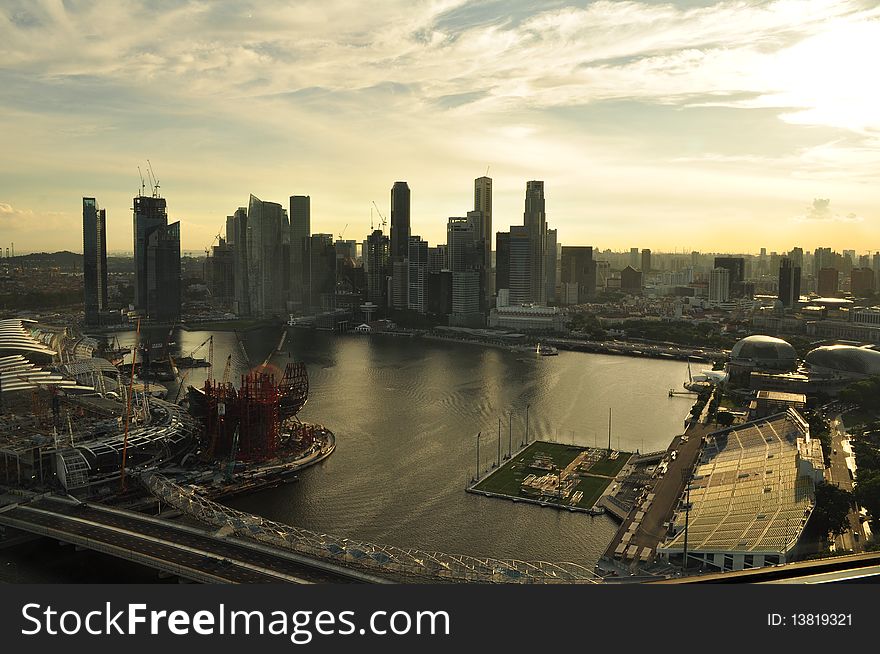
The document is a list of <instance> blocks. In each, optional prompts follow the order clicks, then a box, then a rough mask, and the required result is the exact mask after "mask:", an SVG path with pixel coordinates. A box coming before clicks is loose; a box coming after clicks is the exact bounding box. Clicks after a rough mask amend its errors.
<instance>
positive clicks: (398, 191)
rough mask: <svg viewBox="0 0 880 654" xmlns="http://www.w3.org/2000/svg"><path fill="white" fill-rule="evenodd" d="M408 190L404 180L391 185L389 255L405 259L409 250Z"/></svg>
mask: <svg viewBox="0 0 880 654" xmlns="http://www.w3.org/2000/svg"><path fill="white" fill-rule="evenodd" d="M409 209H410V191H409V186H408V185H407V183H406V182H394V186H392V187H391V256H392V257H400V258H401V259H405V258H406V255H407V251H408V250H409V235H410V217H409Z"/></svg>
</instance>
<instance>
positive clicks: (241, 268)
mask: <svg viewBox="0 0 880 654" xmlns="http://www.w3.org/2000/svg"><path fill="white" fill-rule="evenodd" d="M230 227H231V230H230ZM247 227H248V215H247V208H246V207H239V208H238V209H236V210H235V213H234V214H233V215H231V216H229V217H228V218H227V219H226V239H227V240H228V241H229V242H230V243H231V244H232V261H233V264H232V265H233V268H234V272H233V277H234V280H235V281H234V284H235V292H234V294H233V301H232V311H233V312H234V313H235V314H236V315H238V316H249V315H251V300H250V284H249V283H248V247H247V240H248V229H247Z"/></svg>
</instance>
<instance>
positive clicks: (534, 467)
mask: <svg viewBox="0 0 880 654" xmlns="http://www.w3.org/2000/svg"><path fill="white" fill-rule="evenodd" d="M585 451H587V452H590V454H591V455H592V458H593V459H594V462H593V463H592V464H591V465H590V466H589V468H588V469H587V470H586V471H579V472H578V473H576V474H575V475H574V476H573V479H575V480H576V483H575V486H574V490H573V491H572V493H571V495H570V496H569V497H566V498H562V502H561V505H562V506H576V507H578V508H581V509H589V508H590V507H592V506H593V505H594V504H595V503H596V501H597V500H598V499H599V498H600V497H601V496H602V493H603V492H604V491H605V489H606V488H607V487H608V485H609V484H610V483H611V481H612V479H613V478H614V476H615V475H616V474H617V473H618V472H620V470H621V468H623V466H624V465H625V464H626V462H627V461H628V460H629V458H630V456H631V453H629V452H621V453H620V454H619V455H618V456H617V458H615V459H613V460H612V459H609V458H608V454H607V452H606V451H605V450H596V449H594V448H586V447H579V446H575V445H564V444H562V443H547V442H545V441H536V442H534V443H531V444H530V445H529V446H528V447H526V448H525V449H524V450H522V451H521V452H519V454H516V455H514V456H513V458H512V459H511V460H510V461H507V462H506V463H504V464H503V465H502V466H501V467H500V468H498V469H497V470H495V471H494V472H492V473H491V474H489V476H487V477H486V478H484V479H482V480H481V481H480V482H479V483H478V484H476V485H475V486H474V487H473V488H474V490H477V491H486V492H489V493H497V494H499V495H505V496H507V497H516V498H530V499H535V500H540V501H545V502H552V501H554V499H555V498H554V497H552V496H546V495H545V496H542V497H537V496H530V495H527V494H525V493H523V492H522V489H521V484H522V480H523V479H524V478H525V477H526V476H527V475H529V474H534V475H537V476H541V475H544V474H548V473H558V472H559V471H560V470H562V469H564V468H565V467H566V466H568V465H569V464H570V463H571V462H572V461H573V460H574V459H575V458H576V457H577V456H578V455H579V454H581V453H582V452H585ZM541 462H546V463H548V464H550V465H552V466H553V467H552V469H546V468H542V467H540V463H541ZM577 491H580V492H582V493H583V497H581V499H580V500H579V501H578V502H577V503H576V504H572V503H571V497H572V496H573V495H574V493H575V492H577Z"/></svg>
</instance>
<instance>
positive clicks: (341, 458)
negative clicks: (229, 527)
mask: <svg viewBox="0 0 880 654" xmlns="http://www.w3.org/2000/svg"><path fill="white" fill-rule="evenodd" d="M280 335H281V334H280V332H279V331H278V330H272V329H264V330H256V331H252V332H248V333H246V334H244V336H243V340H244V343H245V349H246V351H247V354H248V358H249V359H250V360H251V361H252V362H253V364H254V365H256V364H258V363H260V362H262V361H263V360H264V359H265V358H266V356H267V355H268V354H270V353H271V352H272V351H273V350H274V349H275V347H276V346H277V345H278V342H279V338H280ZM208 336H209V334H208V333H206V332H198V331H196V332H185V331H178V332H176V333H175V334H174V336H173V337H172V338H173V340H174V341H175V344H174V345H173V346H172V348H173V349H172V351H173V352H176V353H178V354H188V353H189V352H190V351H191V350H192V349H193V348H195V347H196V346H198V345H199V344H200V343H202V342H203V341H204V340H205V339H206V338H207V337H208ZM119 338H120V341H121V343H122V344H123V345H125V344H126V343H128V342H131V341H133V339H134V334H133V333H131V332H126V333H123V334H120V335H119ZM152 338H153V340H154V342H161V341H163V340H164V338H165V334H164V333H162V334H159V333H156V334H153V335H152ZM214 347H215V352H214V361H215V368H216V370H215V373H214V375H215V377H218V378H219V377H221V376H222V374H223V370H224V365H225V362H226V360H227V356H228V355H229V354H231V355H232V359H231V379H232V380H234V381H235V382H236V384H237V383H238V381H239V378H240V375H241V374H242V373H244V372H246V371H247V369H248V363H247V359H246V358H245V355H244V354H243V353H242V351H241V348H240V347H239V346H238V344H237V342H236V336H235V334H234V333H232V332H218V333H216V334H215V337H214ZM196 356H207V348H203V349H202V350H200V351H199V352H197V353H196ZM288 360H301V361H304V362H305V363H306V364H307V366H308V371H309V377H310V384H311V390H310V395H309V401H308V404H307V405H306V406H305V408H304V409H303V410H302V412H301V414H300V417H301V418H302V419H303V420H304V421H309V422H318V423H322V424H324V425H326V426H327V427H328V428H330V429H332V430H333V431H334V432H335V433H336V435H337V443H338V448H337V450H336V452H335V453H334V454H333V456H331V457H330V458H329V459H328V460H327V461H325V462H324V463H322V464H320V465H318V466H316V467H314V468H312V469H308V470H306V471H304V472H303V473H302V474H301V476H300V480H299V481H298V482H297V483H294V484H289V485H286V486H283V487H280V488H277V489H274V490H270V491H265V492H262V493H259V494H257V495H252V496H248V497H243V498H239V499H237V500H233V501H232V502H231V503H232V505H233V506H235V507H236V508H239V509H242V510H246V511H250V512H253V513H258V514H260V515H263V516H265V517H268V518H270V519H273V520H278V521H281V522H286V523H290V524H295V525H298V526H300V527H304V528H306V529H310V530H313V531H318V532H324V533H332V534H334V535H338V536H347V537H351V538H357V539H360V540H367V541H372V542H377V543H387V544H392V545H397V546H400V547H417V548H422V549H429V550H439V551H444V552H448V553H460V554H470V555H474V556H492V557H498V558H507V557H510V558H518V559H525V560H545V561H574V562H577V563H581V564H585V565H590V566H591V565H593V564H595V562H596V561H597V560H598V558H599V556H601V554H602V551H603V550H604V548H605V547H606V545H607V544H608V542H609V541H610V540H611V537H612V535H613V533H614V531H615V529H616V523H615V522H614V521H613V520H612V519H611V518H609V517H607V516H596V517H590V516H588V515H585V514H571V513H568V512H562V511H557V510H553V509H545V508H540V507H535V506H528V505H524V504H514V503H512V502H508V501H504V500H498V499H492V498H484V497H480V496H475V495H471V494H468V493H465V492H464V487H465V484H466V483H467V482H468V480H470V479H471V477H472V476H473V474H474V468H475V458H476V452H475V446H476V435H477V433H478V432H482V435H483V436H482V439H481V459H482V461H481V467H482V468H483V469H487V468H489V467H490V466H491V465H492V461H494V460H495V458H496V457H497V452H498V445H497V443H498V420H499V418H501V420H502V430H501V433H502V437H501V443H502V453H506V451H507V449H508V446H509V441H510V440H511V439H510V436H509V426H510V424H511V423H512V428H513V430H512V431H513V437H512V441H513V449H514V450H515V449H516V448H517V447H518V445H519V443H520V442H521V441H522V440H523V437H524V429H525V427H524V425H525V414H526V407H527V406H529V407H530V409H529V423H530V433H531V438H532V439H535V438H536V437H537V438H542V439H550V440H552V439H555V440H559V441H562V442H574V443H577V444H580V445H594V444H595V445H598V446H600V447H602V446H605V445H607V442H608V410H609V408H611V409H612V411H613V423H612V445H613V446H614V447H615V448H618V447H619V448H622V449H624V450H633V451H634V450H640V451H642V452H645V451H653V450H658V449H665V448H666V447H667V445H668V444H669V441H670V440H671V439H672V437H673V436H674V435H676V434H678V433H680V432H681V431H682V427H683V420H684V418H685V416H686V414H687V412H688V410H689V409H690V402H688V401H687V400H686V399H683V398H680V397H673V398H670V397H668V394H667V392H668V390H669V389H670V388H673V387H674V388H680V387H681V383H682V381H683V380H684V379H685V377H686V374H687V366H686V364H685V363H682V362H678V361H663V360H656V359H644V358H629V357H624V356H611V355H600V354H587V353H578V352H564V351H561V352H560V353H559V356H555V357H537V356H535V355H532V354H527V353H523V352H511V351H507V350H502V349H498V348H492V347H483V346H480V345H472V344H464V343H461V344H459V343H448V342H436V341H428V340H414V339H409V338H402V337H393V336H378V335H377V336H355V335H347V336H340V335H333V334H328V333H324V332H310V331H301V330H294V331H291V332H290V334H289V336H288V338H287V339H286V342H285V344H284V347H283V349H282V351H281V352H280V353H275V354H273V355H272V357H271V364H272V365H273V366H276V367H277V368H278V369H283V367H284V364H285V363H286V362H287V361H288ZM206 374H207V370H206V369H193V370H192V371H191V372H190V373H189V377H188V379H187V380H186V383H187V384H189V383H194V384H201V382H202V381H203V380H204V378H205V376H206ZM509 414H512V420H511V419H510V417H509Z"/></svg>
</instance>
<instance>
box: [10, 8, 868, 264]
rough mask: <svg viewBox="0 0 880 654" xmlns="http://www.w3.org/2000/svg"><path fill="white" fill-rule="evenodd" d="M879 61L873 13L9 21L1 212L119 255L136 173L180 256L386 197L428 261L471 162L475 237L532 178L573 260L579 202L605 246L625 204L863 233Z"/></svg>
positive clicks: (637, 225) (256, 14) (166, 12)
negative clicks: (853, 223) (176, 236)
mask: <svg viewBox="0 0 880 654" xmlns="http://www.w3.org/2000/svg"><path fill="white" fill-rule="evenodd" d="M878 60H880V8H878V7H877V5H876V3H875V2H867V1H864V2H863V1H860V0H813V1H811V2H800V1H795V0H777V1H769V2H753V1H748V2H747V1H745V0H722V1H719V2H716V3H713V4H708V5H705V6H693V5H692V3H682V5H681V6H679V5H677V4H676V3H674V2H668V3H656V2H648V1H643V2H635V1H628V0H626V1H620V2H612V1H608V0H599V1H598V2H590V3H586V4H583V6H570V5H568V4H567V3H563V2H555V1H554V2H548V3H537V4H535V3H527V2H519V1H517V2H503V3H501V2H487V3H480V2H468V1H465V0H407V1H406V2H404V1H403V0H388V1H386V2H381V3H373V4H371V5H370V7H369V11H367V10H365V9H364V5H363V3H362V2H358V1H355V0H322V1H320V2H318V1H310V2H307V1H303V2H297V3H289V2H280V1H277V2H276V1H269V0H266V1H264V2H235V3H233V2H223V3H215V2H205V1H202V0H179V1H175V2H161V3H155V2H154V3H150V2H135V1H134V0H113V1H110V0H106V1H94V2H92V1H85V0H71V1H68V2H64V3H61V2H54V1H51V0H30V1H20V2H15V1H10V2H6V3H4V6H3V7H2V8H0V62H2V63H0V84H2V85H3V88H4V93H3V94H2V96H0V134H2V136H0V140H2V144H3V145H4V147H5V150H6V151H8V152H14V153H15V154H16V156H15V157H10V158H7V159H6V161H4V162H0V173H2V177H5V178H6V179H7V180H9V181H8V182H6V183H8V187H7V186H4V184H5V182H3V181H0V193H3V194H4V195H5V196H6V197H8V198H10V199H11V201H14V203H17V204H22V205H24V204H30V205H32V206H35V207H36V206H37V203H36V201H32V200H31V199H29V198H28V197H27V196H25V195H23V193H25V191H28V189H29V191H28V192H29V193H31V196H34V195H35V194H36V196H37V197H40V198H42V200H40V202H42V203H43V209H45V210H61V209H62V204H61V203H62V202H68V203H69V204H67V205H66V207H65V210H69V207H70V206H71V204H75V202H76V201H77V195H82V194H95V195H101V196H103V197H104V198H105V200H104V202H105V204H107V206H108V207H110V209H111V211H110V215H111V216H112V217H113V218H112V220H114V221H118V222H114V223H112V226H113V227H114V228H116V229H114V230H113V232H114V233H123V234H124V233H125V232H124V231H123V230H124V229H130V228H128V227H127V222H128V221H127V219H126V218H125V215H126V212H127V210H128V207H129V206H130V205H129V200H128V199H127V198H130V196H131V193H132V191H133V190H134V189H135V188H136V187H137V183H136V181H134V179H133V178H135V177H136V171H135V169H134V167H135V165H136V164H137V162H138V161H141V160H143V159H145V158H146V157H148V156H152V157H153V159H154V163H156V162H159V165H160V167H161V170H162V177H163V180H164V181H165V185H164V188H165V189H166V191H167V192H168V193H169V195H171V194H174V193H176V197H170V198H169V200H170V206H171V207H172V212H175V213H176V212H179V213H180V214H181V215H182V216H183V217H184V219H185V221H186V222H185V225H186V226H187V230H186V234H185V235H184V238H185V240H186V239H188V238H191V239H193V240H195V239H208V240H209V238H210V236H211V235H213V234H214V233H215V231H216V230H215V227H214V225H216V224H217V222H219V221H221V220H222V217H223V216H224V215H225V214H226V213H227V212H228V211H229V210H230V208H234V207H235V206H237V205H238V204H239V203H240V202H241V201H242V199H241V198H245V197H246V194H247V193H248V192H249V191H250V190H253V191H255V192H257V193H258V194H260V195H261V196H265V197H269V198H274V199H277V200H281V199H283V198H284V197H286V196H287V195H289V194H291V193H294V192H310V193H311V194H312V195H313V197H314V205H315V207H316V213H317V214H318V215H319V216H321V217H320V218H318V220H319V221H320V220H326V221H327V223H328V224H327V225H326V227H322V229H325V230H326V231H336V230H337V229H338V228H340V227H341V226H342V225H344V224H345V223H347V222H349V221H352V220H355V219H360V218H361V217H362V216H363V215H364V214H366V215H367V216H368V213H369V212H368V209H366V207H368V206H369V201H370V200H372V199H376V200H380V198H381V197H382V196H380V195H379V194H380V193H381V194H384V193H387V187H390V183H391V182H392V181H393V180H394V179H399V178H405V177H409V178H410V179H411V180H412V183H411V186H413V187H414V203H416V204H415V205H414V209H416V210H417V212H416V213H417V215H416V219H417V220H424V225H425V226H424V227H422V226H418V227H417V228H418V229H419V230H420V231H421V232H422V233H423V234H426V235H427V236H429V237H431V238H433V239H435V240H437V239H442V238H443V232H442V220H443V218H444V214H446V215H459V214H460V213H461V210H462V208H463V205H465V206H466V203H467V202H468V201H469V198H468V187H469V179H468V178H469V177H471V176H474V175H476V174H479V173H481V172H482V171H483V170H484V168H485V165H487V164H490V163H491V164H492V165H493V170H495V171H496V172H497V174H498V175H499V178H498V180H497V182H496V189H497V191H496V193H497V194H498V195H497V199H496V205H497V207H498V212H497V213H498V215H499V216H504V218H503V220H509V221H510V222H515V221H516V220H518V219H519V215H520V214H521V211H522V209H521V202H522V200H521V192H522V188H521V187H522V186H523V182H524V180H525V179H528V178H533V177H539V178H540V177H544V178H546V179H547V182H548V193H552V194H553V197H552V204H551V206H550V207H549V208H550V210H551V211H552V213H551V219H552V220H554V221H556V222H555V224H557V225H558V226H560V228H561V229H562V236H563V239H564V240H568V241H569V242H573V241H585V240H586V239H589V238H592V236H591V234H593V233H594V231H595V229H594V228H595V225H591V224H587V223H585V222H584V220H583V211H582V209H581V207H585V206H595V202H596V198H597V197H601V198H602V202H603V205H602V206H603V209H602V211H601V212H600V213H604V214H614V215H623V216H628V217H629V221H628V222H626V223H625V224H624V223H619V224H618V229H619V230H621V233H622V234H624V236H621V237H620V238H636V237H637V235H638V234H639V233H641V232H642V231H644V230H645V229H652V228H653V227H652V225H656V224H657V221H656V220H652V219H651V218H653V216H652V217H648V216H645V215H644V208H643V207H642V206H641V205H640V204H639V203H637V202H636V200H635V199H634V197H633V196H634V190H638V189H641V190H642V192H643V193H644V194H645V195H646V196H651V202H649V203H648V204H650V205H651V206H653V207H654V209H653V210H652V211H654V212H656V213H664V216H663V219H668V220H672V221H675V220H679V218H677V217H682V216H685V215H687V214H689V215H691V216H692V217H693V219H694V220H696V219H697V218H696V217H697V216H699V215H703V214H704V213H705V211H706V207H707V206H708V207H712V206H717V205H718V203H719V198H720V197H723V198H724V202H725V203H729V204H730V205H731V208H730V213H726V214H725V219H729V216H731V215H736V216H739V219H740V220H743V221H745V223H748V221H750V220H757V221H763V220H764V218H765V217H766V216H763V215H762V216H761V217H760V218H758V217H756V213H759V212H764V211H772V212H774V213H775V215H776V217H777V218H780V217H781V218H783V220H782V221H780V222H784V217H785V216H789V215H791V214H792V213H794V212H795V211H797V207H798V205H799V204H800V203H801V202H802V198H803V197H811V196H812V195H814V194H828V195H833V196H834V197H850V198H853V200H852V202H853V204H854V206H855V208H856V210H857V211H858V212H860V213H864V211H865V210H864V207H866V206H870V205H871V204H872V203H875V202H877V201H880V197H878V192H877V191H875V190H872V189H871V188H870V186H871V183H872V182H874V183H875V184H874V185H875V186H876V181H878V177H880V154H878V153H880V141H878V134H880V91H878V89H877V85H876V84H875V83H874V78H875V73H874V71H873V67H874V66H875V65H876V63H875V62H876V61H878ZM606 107H614V108H615V110H616V109H617V108H618V107H623V108H624V110H625V111H624V110H622V111H620V112H618V113H617V114H613V113H610V111H609V112H604V108H606ZM603 112H604V113H603ZM673 113H677V114H678V115H679V116H680V117H681V118H679V119H677V120H676V119H675V118H674V116H673ZM768 175H770V176H771V177H768ZM505 176H506V177H505ZM625 176H626V177H625ZM47 178H51V183H52V185H54V186H55V188H53V189H50V190H42V191H40V192H39V193H37V192H36V189H37V188H38V187H40V185H41V184H42V185H45V184H46V180H47ZM623 179H625V183H624V182H622V181H620V180H623ZM13 180H15V184H13ZM340 180H344V183H342V184H340ZM676 180H677V181H678V183H677V184H676V183H675V181H676ZM695 180H699V182H697V181H695ZM600 184H601V185H602V188H597V185H600ZM817 184H818V186H817ZM175 185H176V188H175ZM771 185H772V188H771ZM86 187H87V188H86ZM856 187H858V188H856ZM453 188H460V189H461V191H460V192H451V191H450V189H453ZM102 189H105V190H104V191H103V192H102ZM664 189H665V190H664ZM506 190H509V193H510V196H509V197H508V196H506V195H505V193H506ZM13 192H15V193H16V194H17V195H15V196H13V195H11V193H13ZM655 193H656V195H655ZM71 199H72V200H73V202H71ZM418 203H422V204H421V205H419V204H418ZM419 210H420V211H421V212H422V213H421V216H419V215H418V211H419ZM71 213H72V214H74V213H75V211H71ZM597 219H598V218H597ZM681 220H685V218H681ZM502 224H503V223H502ZM680 225H681V226H682V229H687V228H688V227H689V223H687V222H682V223H680ZM627 230H629V231H627ZM671 231H674V230H669V229H666V230H663V233H662V234H660V233H658V234H657V236H656V237H655V238H657V239H666V238H669V236H668V235H669V233H670V232H671ZM748 231H749V230H743V232H744V233H748ZM783 234H784V232H783V231H782V230H780V233H779V235H780V236H781V235H783ZM608 238H611V236H610V235H609V237H608ZM705 239H706V240H707V241H708V240H710V239H711V235H706V236H705ZM128 240H129V235H126V236H125V238H124V239H123V238H121V237H116V244H117V245H118V246H123V245H124V244H125V243H126V242H127V241H128ZM620 244H622V243H618V245H620ZM190 245H191V246H192V247H200V245H199V244H198V243H197V242H196V243H193V242H191V243H190ZM878 245H880V243H878Z"/></svg>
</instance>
